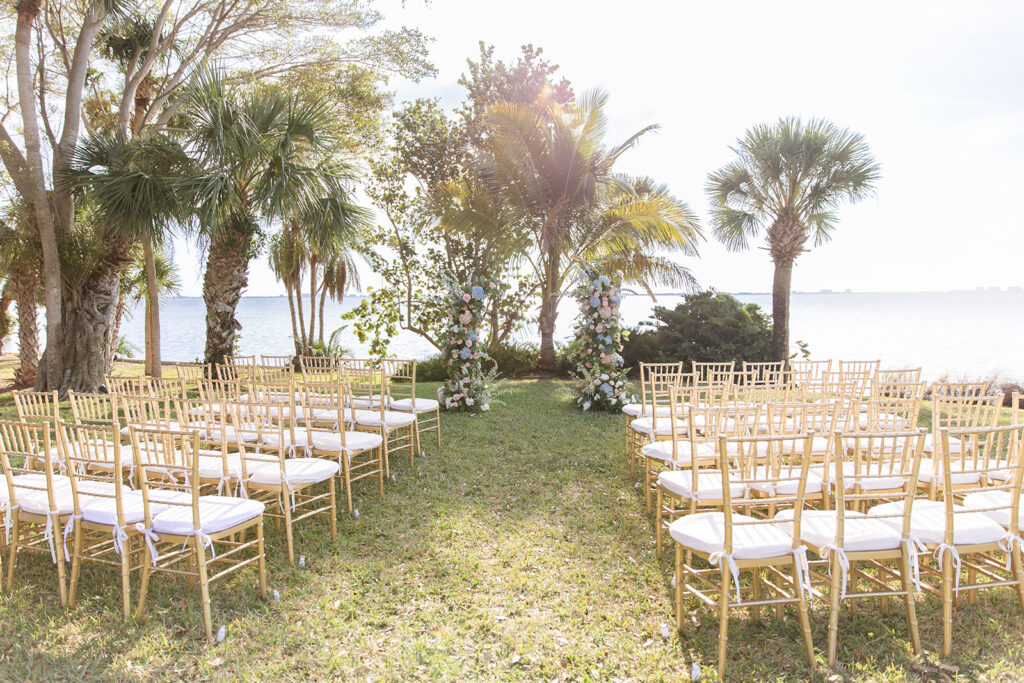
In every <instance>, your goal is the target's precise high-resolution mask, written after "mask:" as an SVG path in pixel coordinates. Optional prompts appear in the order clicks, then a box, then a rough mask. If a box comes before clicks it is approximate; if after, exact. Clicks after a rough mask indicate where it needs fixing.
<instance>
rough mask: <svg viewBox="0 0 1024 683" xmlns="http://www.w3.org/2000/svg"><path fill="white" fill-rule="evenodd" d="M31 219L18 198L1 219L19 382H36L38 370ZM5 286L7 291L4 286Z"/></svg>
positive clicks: (0, 247) (2, 269) (36, 249)
mask: <svg viewBox="0 0 1024 683" xmlns="http://www.w3.org/2000/svg"><path fill="white" fill-rule="evenodd" d="M32 221H33V214H32V212H31V211H29V210H28V207H27V206H26V205H25V204H23V203H20V202H19V203H17V204H15V205H14V206H12V207H11V208H10V210H9V211H8V212H7V215H6V216H5V217H4V219H3V220H0V275H5V276H6V277H7V285H9V288H10V290H11V292H10V296H11V298H12V299H13V300H14V303H15V305H16V306H17V307H18V368H17V369H16V370H15V371H14V383H15V384H17V385H19V386H32V385H33V384H35V381H36V375H37V373H38V370H39V327H38V325H39V323H38V312H37V308H38V299H39V288H40V286H41V284H42V282H41V278H42V274H41V272H40V270H39V261H40V251H41V248H40V246H39V236H38V233H37V231H36V229H35V227H34V226H33V225H32ZM4 289H5V293H6V290H7V286H5V288H4ZM0 315H6V312H2V313H0Z"/></svg>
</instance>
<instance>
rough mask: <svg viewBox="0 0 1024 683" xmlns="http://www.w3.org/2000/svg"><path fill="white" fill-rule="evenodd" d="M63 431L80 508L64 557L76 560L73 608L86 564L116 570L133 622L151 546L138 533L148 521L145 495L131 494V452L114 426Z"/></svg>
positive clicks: (73, 426)
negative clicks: (139, 576)
mask: <svg viewBox="0 0 1024 683" xmlns="http://www.w3.org/2000/svg"><path fill="white" fill-rule="evenodd" d="M57 431H58V435H59V438H60V444H61V451H62V454H63V455H62V457H63V460H64V463H65V464H66V466H67V472H68V475H69V477H70V481H71V493H72V500H73V504H74V508H73V510H74V512H73V514H72V515H71V517H70V518H69V519H68V522H67V525H66V526H65V527H64V552H65V554H66V555H68V556H69V559H70V560H71V577H70V581H69V585H68V606H69V607H74V606H75V602H76V600H77V596H78V585H79V581H80V579H81V570H82V565H83V564H84V563H86V562H90V563H96V564H103V565H108V566H113V567H117V568H118V570H119V571H120V578H121V605H122V610H123V614H124V618H125V619H128V618H129V617H130V616H131V593H130V591H131V574H132V573H133V572H135V571H137V570H139V569H140V568H141V566H142V562H144V561H145V558H144V557H143V554H144V550H145V544H144V543H143V542H142V535H141V533H140V532H139V531H138V530H137V529H136V528H135V524H137V523H139V522H141V521H143V509H142V495H141V494H140V493H139V492H138V491H132V490H130V488H129V486H128V484H127V483H126V482H125V475H124V473H125V472H130V471H131V470H132V469H133V463H131V462H130V460H131V458H132V455H131V450H130V449H126V448H122V445H121V441H120V439H119V438H118V430H117V426H116V424H114V423H110V422H108V423H106V424H103V423H102V422H96V423H95V424H70V423H66V422H60V423H59V424H58V428H57ZM125 455H127V458H128V459H129V462H125V460H124V457H125ZM69 536H70V538H69ZM69 545H70V547H71V550H70V552H69V551H68V547H69Z"/></svg>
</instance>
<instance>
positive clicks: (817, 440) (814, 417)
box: [762, 401, 839, 505]
mask: <svg viewBox="0 0 1024 683" xmlns="http://www.w3.org/2000/svg"><path fill="white" fill-rule="evenodd" d="M838 408H839V406H838V405H837V404H836V403H830V402H825V401H820V402H817V403H769V404H767V406H766V407H765V410H764V411H763V412H762V415H763V416H764V417H765V421H766V423H767V433H768V434H769V435H771V436H798V435H802V434H810V433H812V432H813V433H814V435H815V436H814V438H813V439H812V444H811V459H812V461H813V462H814V463H815V464H812V465H811V469H810V471H811V473H812V475H815V474H816V475H818V476H819V477H820V478H822V479H824V476H823V475H822V466H821V465H819V464H818V463H825V462H827V461H828V460H829V459H831V457H832V452H833V444H832V435H833V433H834V432H835V430H836V426H837V424H836V421H837V420H838V415H839V410H838ZM762 431H765V430H764V429H763V428H762ZM786 443H787V442H783V446H785V445H786ZM824 502H825V503H826V505H827V503H828V499H827V498H826V499H825V501H824Z"/></svg>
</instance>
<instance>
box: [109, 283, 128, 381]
mask: <svg viewBox="0 0 1024 683" xmlns="http://www.w3.org/2000/svg"><path fill="white" fill-rule="evenodd" d="M118 289H120V286H119V287H118ZM124 309H125V301H124V290H121V291H119V292H118V295H117V309H115V311H114V331H113V332H112V333H111V334H110V345H109V346H110V361H111V362H113V361H114V354H116V353H117V344H118V342H119V341H120V340H121V321H123V320H124Z"/></svg>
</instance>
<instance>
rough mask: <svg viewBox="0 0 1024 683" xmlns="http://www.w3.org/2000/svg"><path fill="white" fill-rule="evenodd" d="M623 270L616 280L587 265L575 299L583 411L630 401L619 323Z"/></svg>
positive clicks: (615, 408)
mask: <svg viewBox="0 0 1024 683" xmlns="http://www.w3.org/2000/svg"><path fill="white" fill-rule="evenodd" d="M621 284H622V271H618V272H616V273H615V280H614V281H613V280H612V279H611V278H609V277H608V276H607V275H598V274H597V273H596V272H595V271H593V270H591V269H589V268H584V269H582V275H581V280H580V285H579V286H578V287H577V288H576V292H575V294H576V298H577V299H578V301H579V304H580V315H579V319H578V322H577V323H576V341H575V342H574V346H575V347H576V351H577V352H576V358H577V364H576V371H575V372H574V373H573V376H574V378H575V379H576V387H575V389H576V391H575V393H576V404H577V405H579V406H580V407H581V408H582V409H583V410H612V411H618V410H621V408H622V406H623V405H624V404H626V403H627V398H626V393H625V392H626V373H625V370H624V369H623V367H622V365H623V360H622V356H621V355H620V352H621V351H622V340H623V335H624V334H625V333H624V331H623V330H622V326H621V325H620V323H619V303H620V301H621V298H620V296H621V295H620V290H621Z"/></svg>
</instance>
